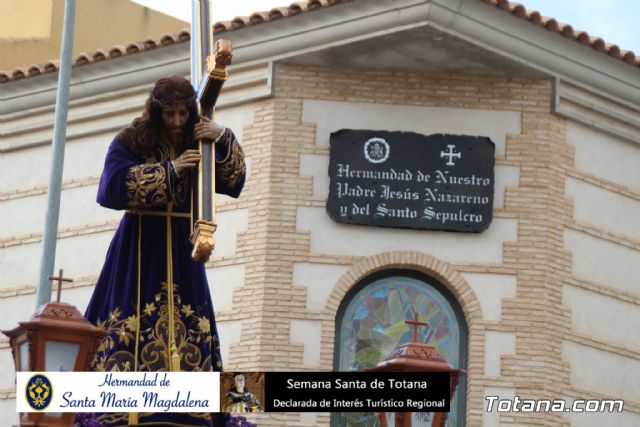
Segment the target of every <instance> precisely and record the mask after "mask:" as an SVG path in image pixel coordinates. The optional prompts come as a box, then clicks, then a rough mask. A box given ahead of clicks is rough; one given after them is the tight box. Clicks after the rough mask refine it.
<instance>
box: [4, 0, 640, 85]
mask: <svg viewBox="0 0 640 427" xmlns="http://www.w3.org/2000/svg"><path fill="white" fill-rule="evenodd" d="M351 1H356V0H307V1H301V2H294V3H291V4H290V5H289V6H287V7H275V8H273V9H271V10H269V11H264V12H256V13H253V14H251V15H250V16H239V17H236V18H234V19H232V20H231V21H221V22H216V23H214V32H215V33H216V34H220V33H224V32H227V31H234V30H238V29H241V28H244V27H247V26H253V25H259V24H261V23H264V22H269V21H274V20H276V19H280V18H284V17H287V16H295V15H299V14H301V13H305V12H310V11H313V10H316V9H321V8H324V7H328V6H332V5H335V4H340V3H347V2H351ZM362 1H366V0H362ZM480 1H483V2H484V3H487V4H490V5H492V6H495V7H497V8H499V9H501V10H504V11H505V12H508V13H511V14H512V15H514V16H516V17H518V18H521V19H524V20H527V21H529V22H531V23H532V24H534V25H537V26H539V27H543V28H545V29H547V30H549V31H553V32H555V33H558V34H560V35H562V36H563V37H566V38H568V39H572V40H575V41H577V42H578V43H581V44H584V45H586V46H590V47H592V48H593V49H595V50H598V51H600V52H603V53H606V54H608V55H609V56H611V57H613V58H615V59H619V60H621V61H624V62H626V63H628V64H632V65H635V66H640V57H638V56H636V55H635V53H634V52H632V51H630V50H622V49H620V47H619V46H617V45H615V44H607V43H606V42H605V41H604V40H603V39H602V38H600V37H591V36H590V35H589V33H587V32H586V31H575V30H574V29H573V27H572V26H571V25H569V24H563V23H559V22H558V21H557V20H556V19H554V18H550V17H543V16H542V15H540V12H538V11H535V10H533V11H528V10H527V9H526V8H525V7H524V6H523V5H522V4H520V3H515V2H509V1H508V0H480ZM189 39H190V31H189V30H188V29H185V30H182V31H179V32H175V33H166V34H163V35H162V36H160V37H158V38H149V39H146V40H143V41H134V42H130V43H128V44H126V45H116V46H111V47H110V48H107V49H96V50H95V51H93V52H83V53H81V54H80V55H78V56H76V58H74V60H73V65H74V66H81V65H84V64H90V63H92V62H97V61H103V60H107V59H111V58H117V57H120V56H125V55H132V54H135V53H138V52H143V51H146V50H151V49H156V48H158V47H161V46H168V45H172V44H176V43H182V42H185V41H188V40H189ZM58 66H59V61H48V62H47V63H45V64H33V65H31V66H28V67H19V68H15V69H13V70H10V71H0V83H5V82H8V81H12V80H19V79H22V78H26V77H31V76H36V75H40V74H46V73H51V72H54V71H56V70H58Z"/></svg>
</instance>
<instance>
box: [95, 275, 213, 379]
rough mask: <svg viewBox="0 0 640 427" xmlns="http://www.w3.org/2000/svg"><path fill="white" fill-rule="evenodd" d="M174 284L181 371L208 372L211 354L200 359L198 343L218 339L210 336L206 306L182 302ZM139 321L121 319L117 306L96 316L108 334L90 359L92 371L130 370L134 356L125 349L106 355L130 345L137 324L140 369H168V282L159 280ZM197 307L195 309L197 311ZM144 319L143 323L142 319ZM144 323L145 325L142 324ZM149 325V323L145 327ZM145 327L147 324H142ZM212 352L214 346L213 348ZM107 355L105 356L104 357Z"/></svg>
mask: <svg viewBox="0 0 640 427" xmlns="http://www.w3.org/2000/svg"><path fill="white" fill-rule="evenodd" d="M176 288H177V285H176V284H174V295H175V297H174V298H175V307H176V310H175V315H174V317H175V319H174V324H175V337H176V345H177V347H178V353H179V354H180V370H181V371H185V372H190V371H211V370H212V366H211V356H210V355H209V356H207V357H206V359H204V360H202V352H201V351H200V349H199V348H198V346H197V344H201V343H202V344H204V345H207V346H210V347H213V345H212V344H213V343H214V341H215V340H216V339H217V338H216V336H215V335H211V323H210V321H209V319H208V317H207V314H208V313H207V307H206V306H204V307H201V308H199V309H195V310H194V308H192V307H191V305H190V304H182V301H181V298H180V295H178V293H177V289H176ZM142 307H144V309H142V310H141V313H140V317H141V322H138V321H137V319H136V316H135V315H132V316H129V317H127V318H125V319H121V317H122V312H121V310H120V308H119V307H116V308H115V309H114V310H113V311H112V312H111V313H109V317H108V318H107V319H105V320H102V319H98V322H97V326H98V328H101V329H104V330H106V331H107V333H108V334H109V335H107V336H106V337H105V338H104V340H103V341H102V343H101V344H100V346H99V347H98V351H97V353H96V356H95V358H94V360H93V362H92V365H93V370H95V371H131V370H133V368H134V366H135V363H134V362H135V356H134V354H133V352H131V351H128V350H121V351H116V352H114V353H112V354H109V353H110V351H111V350H113V349H114V348H115V347H116V345H120V344H123V345H125V346H129V344H133V341H134V340H135V335H136V331H137V328H138V327H141V330H140V347H141V350H140V359H141V362H142V364H141V366H140V370H141V371H152V372H158V371H168V370H169V360H168V356H169V351H168V342H169V329H168V327H169V306H168V299H167V284H166V283H164V282H162V291H161V292H159V293H158V294H156V295H155V296H154V299H153V301H152V302H148V303H146V304H143V305H142V306H141V308H142ZM196 310H197V311H196ZM154 315H156V316H157V319H156V321H155V324H153V325H149V321H150V320H151V318H152V316H154ZM145 320H146V322H145ZM143 324H144V326H143ZM147 325H148V326H147ZM145 326H146V327H145ZM212 351H213V349H212ZM107 355H108V356H107Z"/></svg>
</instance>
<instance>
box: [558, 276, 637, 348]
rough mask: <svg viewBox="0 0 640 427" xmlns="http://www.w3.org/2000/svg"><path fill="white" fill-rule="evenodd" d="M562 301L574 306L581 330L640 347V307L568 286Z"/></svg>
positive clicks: (574, 321) (576, 324) (574, 322)
mask: <svg viewBox="0 0 640 427" xmlns="http://www.w3.org/2000/svg"><path fill="white" fill-rule="evenodd" d="M562 303H563V304H564V305H566V306H568V307H569V308H571V327H572V329H574V330H575V331H577V332H580V333H582V334H585V335H589V336H592V337H594V338H598V339H601V340H605V341H608V342H610V343H613V344H617V345H620V346H623V347H636V348H640V334H639V333H638V326H640V306H639V305H637V304H632V303H630V302H626V301H621V300H619V299H617V298H613V297H610V296H606V295H602V294H599V293H597V292H593V291H589V290H586V289H582V288H577V287H575V286H570V285H565V286H564V287H563V292H562Z"/></svg>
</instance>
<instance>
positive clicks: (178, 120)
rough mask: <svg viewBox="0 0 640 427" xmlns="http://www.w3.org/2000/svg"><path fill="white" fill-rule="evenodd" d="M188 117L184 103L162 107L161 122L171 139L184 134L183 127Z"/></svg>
mask: <svg viewBox="0 0 640 427" xmlns="http://www.w3.org/2000/svg"><path fill="white" fill-rule="evenodd" d="M188 118H189V110H188V109H187V107H186V106H184V105H168V106H166V107H162V122H163V123H164V126H165V128H166V129H167V131H168V132H169V136H170V137H171V139H174V140H175V139H179V138H182V136H183V135H184V128H185V125H186V124H187V119H188Z"/></svg>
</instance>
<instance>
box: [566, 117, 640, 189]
mask: <svg viewBox="0 0 640 427" xmlns="http://www.w3.org/2000/svg"><path fill="white" fill-rule="evenodd" d="M567 141H568V142H569V143H571V144H572V145H573V146H574V147H575V156H576V161H575V165H576V169H578V170H580V171H583V172H588V173H591V174H593V175H596V176H599V177H602V178H604V179H607V180H609V181H613V182H615V183H617V184H620V185H624V186H627V187H629V188H631V189H634V190H635V191H639V190H640V167H638V165H640V145H638V144H637V143H634V142H630V141H624V140H620V139H618V138H615V137H613V136H609V135H607V134H604V133H601V132H598V131H596V130H594V129H591V128H588V127H586V126H583V125H580V124H578V123H575V122H571V121H569V122H568V123H567Z"/></svg>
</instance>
